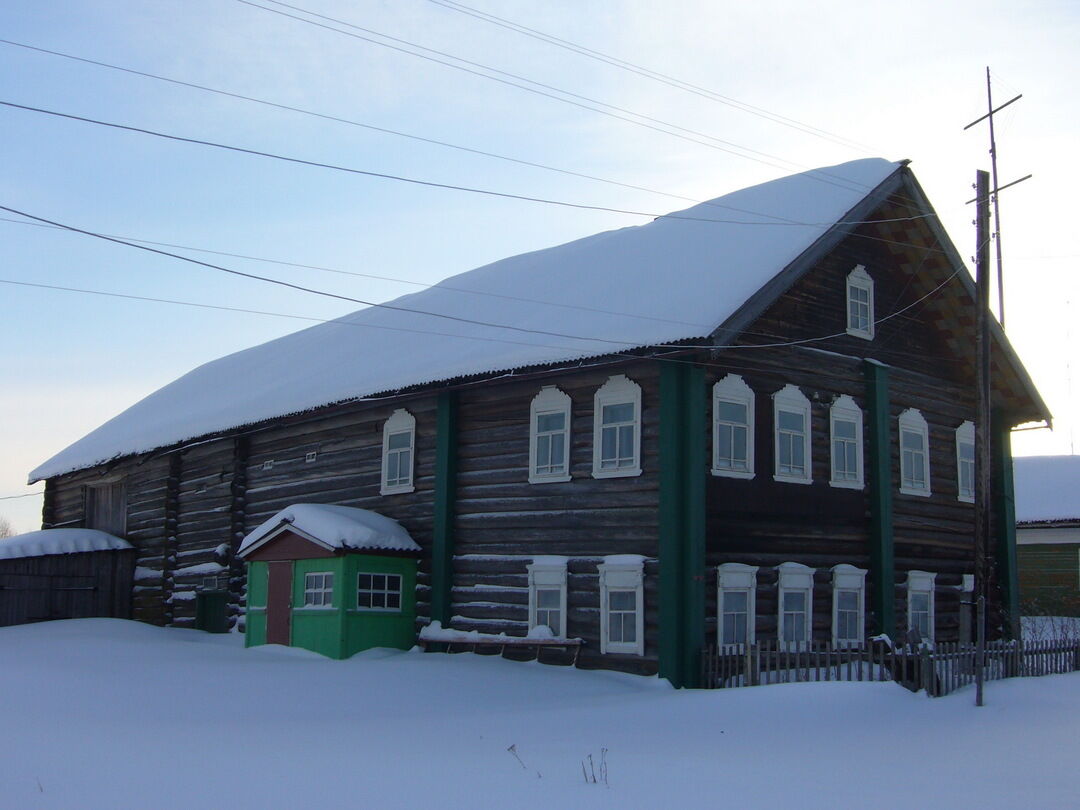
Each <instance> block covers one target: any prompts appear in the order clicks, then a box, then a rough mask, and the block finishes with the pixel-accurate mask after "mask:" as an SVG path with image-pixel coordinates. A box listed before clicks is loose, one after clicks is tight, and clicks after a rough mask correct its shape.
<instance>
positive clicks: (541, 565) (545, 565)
mask: <svg viewBox="0 0 1080 810" xmlns="http://www.w3.org/2000/svg"><path fill="white" fill-rule="evenodd" d="M526 568H527V570H528V572H529V630H530V631H532V630H533V629H535V628H536V627H537V626H539V624H540V622H538V621H537V617H536V614H537V610H538V609H539V598H538V592H539V591H547V590H558V592H559V626H558V627H553V628H551V630H552V632H553V633H554V634H555V636H556V638H566V558H565V557H534V558H533V561H532V562H531V563H530V564H529V565H527V566H526ZM548 627H551V625H548Z"/></svg>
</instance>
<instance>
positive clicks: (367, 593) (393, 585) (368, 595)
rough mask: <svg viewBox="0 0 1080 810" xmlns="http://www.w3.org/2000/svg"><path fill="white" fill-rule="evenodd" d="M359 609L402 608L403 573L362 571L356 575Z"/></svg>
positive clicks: (397, 609)
mask: <svg viewBox="0 0 1080 810" xmlns="http://www.w3.org/2000/svg"><path fill="white" fill-rule="evenodd" d="M356 607H357V609H358V610H381V611H400V610H401V574H376V573H369V572H367V571H361V572H360V573H359V574H357V575H356Z"/></svg>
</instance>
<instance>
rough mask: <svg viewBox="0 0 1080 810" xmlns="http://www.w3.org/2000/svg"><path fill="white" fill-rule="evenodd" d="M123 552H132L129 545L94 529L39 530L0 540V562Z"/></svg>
mask: <svg viewBox="0 0 1080 810" xmlns="http://www.w3.org/2000/svg"><path fill="white" fill-rule="evenodd" d="M125 548H131V543H129V542H128V541H127V540H122V539H120V538H119V537H113V536H112V535H111V534H108V533H106V532H100V531H98V530H97V529H42V530H41V531H37V532H27V533H26V534H17V535H15V536H14V537H8V538H7V539H5V540H0V560H11V559H14V558H16V557H44V556H46V555H48V554H79V553H81V552H84V551H117V550H121V549H125Z"/></svg>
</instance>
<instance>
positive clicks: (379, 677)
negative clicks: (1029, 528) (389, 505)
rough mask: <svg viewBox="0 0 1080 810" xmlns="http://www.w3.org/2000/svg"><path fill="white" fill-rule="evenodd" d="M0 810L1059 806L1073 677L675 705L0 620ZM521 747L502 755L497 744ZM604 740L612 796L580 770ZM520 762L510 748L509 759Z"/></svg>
mask: <svg viewBox="0 0 1080 810" xmlns="http://www.w3.org/2000/svg"><path fill="white" fill-rule="evenodd" d="M0 673H2V675H0V683H2V684H3V692H2V694H3V699H2V705H3V709H2V711H3V718H4V729H5V733H4V734H3V736H2V741H0V797H2V798H0V806H2V807H4V808H19V810H23V809H26V810H30V809H32V808H63V809H64V810H70V809H71V808H85V809H86V810H92V809H93V808H110V810H117V809H119V810H124V809H125V808H155V810H164V809H165V808H185V810H193V808H198V807H206V808H217V807H228V808H238V809H240V808H262V809H263V810H266V809H270V810H275V809H276V808H299V807H323V808H337V807H351V808H380V810H381V808H398V807H400V808H416V807H432V808H443V807H446V808H459V807H460V808H486V807H499V808H506V807H513V808H533V807H536V808H544V809H545V810H550V808H552V807H561V808H579V807H582V808H591V807H619V808H638V807H641V808H645V807H648V808H666V807H701V808H705V807H719V806H733V807H798V808H800V810H802V808H817V807H822V808H825V807H828V808H843V807H876V808H905V810H913V808H927V807H934V808H936V807H942V808H945V807H948V808H955V807H960V806H969V807H980V808H998V807H1000V808H1017V807H1039V808H1055V807H1062V808H1064V807H1075V806H1077V803H1078V797H1077V791H1076V781H1075V770H1076V767H1077V762H1078V761H1080V674H1077V675H1056V676H1049V677H1044V678H1031V679H1015V680H1012V681H1003V682H997V683H991V684H989V685H988V688H987V706H986V707H985V708H983V709H976V708H974V706H973V705H972V704H973V693H972V691H971V689H965V690H961V691H960V692H958V693H956V694H954V695H952V696H950V697H945V698H939V699H936V700H931V699H928V698H926V697H925V696H924V695H921V694H920V695H913V694H911V693H909V692H907V691H905V690H903V689H901V688H900V687H898V686H895V685H893V684H889V683H884V684H865V683H863V684H859V683H822V684H796V685H783V686H772V687H757V688H749V689H734V690H728V691H716V692H688V691H682V692H678V691H675V690H672V689H670V688H668V687H667V686H666V685H665V684H664V683H663V682H660V681H658V680H657V679H643V678H638V677H634V676H628V675H620V674H616V673H610V672H584V671H573V670H569V669H564V668H558V667H549V666H542V665H538V664H534V663H528V664H522V663H514V662H510V661H504V660H501V659H499V658H488V657H478V656H475V655H471V654H463V655H453V656H448V655H439V654H427V655H425V654H421V653H416V652H413V653H399V652H384V651H372V652H368V653H363V654H360V655H358V656H355V657H354V658H352V659H350V660H347V661H331V660H329V659H325V658H321V657H319V656H317V655H314V654H312V653H307V652H303V651H299V650H292V649H285V648H280V647H262V648H256V649H252V650H245V649H244V648H243V647H242V643H241V639H240V638H238V637H237V636H211V635H206V634H203V633H200V632H197V631H190V630H177V629H163V628H157V627H150V626H147V625H141V624H136V623H133V622H124V621H118V620H110V619H82V620H73V621H62V622H52V623H46V624H35V625H26V626H20V627H9V628H2V629H0ZM510 746H515V751H514V752H511V751H508V750H507V749H508V748H509V747H510ZM602 749H607V753H606V763H607V767H608V784H607V785H604V784H603V783H602V781H601V782H600V783H598V784H586V783H585V781H584V780H583V778H582V760H583V759H585V758H586V757H587V756H588V755H589V754H592V755H593V761H594V765H595V768H596V771H597V775H598V777H599V776H600V770H599V759H600V757H601V751H602ZM515 752H516V753H515Z"/></svg>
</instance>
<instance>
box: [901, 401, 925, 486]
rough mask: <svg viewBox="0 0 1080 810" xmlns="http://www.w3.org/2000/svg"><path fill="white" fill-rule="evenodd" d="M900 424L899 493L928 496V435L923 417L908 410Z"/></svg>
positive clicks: (911, 409) (903, 414)
mask: <svg viewBox="0 0 1080 810" xmlns="http://www.w3.org/2000/svg"><path fill="white" fill-rule="evenodd" d="M899 424H900V491H901V492H902V493H904V494H905V495H929V494H930V453H929V435H930V431H929V429H928V428H927V426H926V420H925V419H923V415H922V414H921V413H919V412H918V411H917V410H915V409H914V408H908V409H907V410H906V411H904V412H903V413H902V414H900V418H899Z"/></svg>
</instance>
